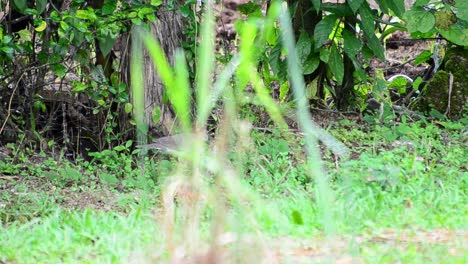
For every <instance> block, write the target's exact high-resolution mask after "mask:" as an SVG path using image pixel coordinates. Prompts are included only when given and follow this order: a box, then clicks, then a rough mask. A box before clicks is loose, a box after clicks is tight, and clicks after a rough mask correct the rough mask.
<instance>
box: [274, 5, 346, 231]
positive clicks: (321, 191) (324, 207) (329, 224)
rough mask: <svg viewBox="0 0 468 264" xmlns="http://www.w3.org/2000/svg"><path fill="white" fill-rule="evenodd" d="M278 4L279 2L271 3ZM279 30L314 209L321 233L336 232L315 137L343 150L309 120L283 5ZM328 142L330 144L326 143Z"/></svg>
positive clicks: (289, 21)
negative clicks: (308, 173) (313, 193)
mask: <svg viewBox="0 0 468 264" xmlns="http://www.w3.org/2000/svg"><path fill="white" fill-rule="evenodd" d="M273 4H274V5H279V2H275V3H273ZM280 28H281V35H282V40H283V43H284V45H285V47H286V49H287V50H288V56H287V64H288V73H289V76H290V79H291V82H292V87H293V93H294V98H295V100H296V105H297V107H296V113H297V117H298V119H299V120H298V121H299V126H300V128H301V130H302V131H303V132H304V135H305V143H306V147H307V152H308V165H309V169H310V172H311V174H312V177H313V178H314V180H315V182H316V185H315V193H316V195H317V206H318V208H319V214H320V216H321V217H322V219H321V220H322V223H323V228H324V232H325V234H326V235H332V234H334V233H336V222H335V221H336V219H335V215H334V213H333V212H334V194H333V190H332V189H331V187H330V184H329V182H328V178H327V176H326V174H325V173H324V172H323V169H322V161H321V158H320V152H319V149H318V138H323V137H325V139H327V142H326V143H329V144H331V145H329V147H330V148H332V149H334V150H335V151H338V152H342V151H343V150H345V149H346V148H345V147H344V146H343V145H342V144H341V143H340V142H338V141H337V140H335V139H333V138H332V137H331V136H327V135H326V134H325V133H324V132H320V129H319V128H318V127H317V126H316V125H315V124H314V122H313V121H312V117H311V115H310V112H309V108H308V106H307V97H306V93H305V84H304V79H303V76H302V71H301V68H300V66H299V65H300V64H299V58H298V55H297V52H296V47H295V43H294V40H295V37H294V34H293V32H292V24H291V18H290V16H289V11H288V7H287V5H286V4H283V5H282V9H281V13H280ZM328 140H330V141H331V142H328Z"/></svg>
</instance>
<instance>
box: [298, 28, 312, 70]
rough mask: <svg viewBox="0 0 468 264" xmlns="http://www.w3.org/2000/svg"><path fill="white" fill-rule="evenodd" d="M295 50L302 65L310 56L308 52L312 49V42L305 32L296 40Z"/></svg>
mask: <svg viewBox="0 0 468 264" xmlns="http://www.w3.org/2000/svg"><path fill="white" fill-rule="evenodd" d="M296 49H297V55H298V56H299V60H301V64H304V62H305V61H306V60H307V57H308V56H309V54H310V50H311V49H312V41H311V39H310V37H309V34H307V32H305V31H302V32H301V35H300V36H299V39H298V40H297V44H296Z"/></svg>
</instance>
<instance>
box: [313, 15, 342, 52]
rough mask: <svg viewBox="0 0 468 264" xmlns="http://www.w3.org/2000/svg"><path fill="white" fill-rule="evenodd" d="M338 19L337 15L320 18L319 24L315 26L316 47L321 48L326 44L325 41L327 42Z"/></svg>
mask: <svg viewBox="0 0 468 264" xmlns="http://www.w3.org/2000/svg"><path fill="white" fill-rule="evenodd" d="M336 19H337V17H336V16H334V15H330V16H327V17H325V18H324V19H322V20H320V22H318V24H317V26H315V29H314V41H315V48H316V49H318V48H320V47H321V46H323V44H325V42H327V40H328V37H329V36H330V33H331V32H332V30H333V28H334V27H335V22H336Z"/></svg>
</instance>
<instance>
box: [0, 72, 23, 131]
mask: <svg viewBox="0 0 468 264" xmlns="http://www.w3.org/2000/svg"><path fill="white" fill-rule="evenodd" d="M23 76H24V72H23V73H22V74H21V75H20V77H19V78H18V81H17V82H16V85H15V88H14V89H13V92H12V93H11V96H10V100H9V102H8V110H7V116H6V117H5V121H4V122H3V125H2V127H1V128H0V134H2V132H3V129H5V125H6V123H7V121H8V118H10V116H11V103H12V102H13V96H14V95H15V92H16V89H17V88H18V85H19V82H20V81H21V80H22V79H23Z"/></svg>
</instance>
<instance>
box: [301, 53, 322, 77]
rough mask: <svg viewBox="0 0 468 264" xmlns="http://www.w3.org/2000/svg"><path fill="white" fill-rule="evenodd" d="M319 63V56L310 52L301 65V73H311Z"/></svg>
mask: <svg viewBox="0 0 468 264" xmlns="http://www.w3.org/2000/svg"><path fill="white" fill-rule="evenodd" d="M319 64H320V58H319V56H317V54H310V56H309V57H308V58H307V60H306V61H305V62H304V64H303V65H302V71H303V72H302V73H303V74H311V73H313V72H314V71H315V70H316V69H317V68H318V66H319Z"/></svg>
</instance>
